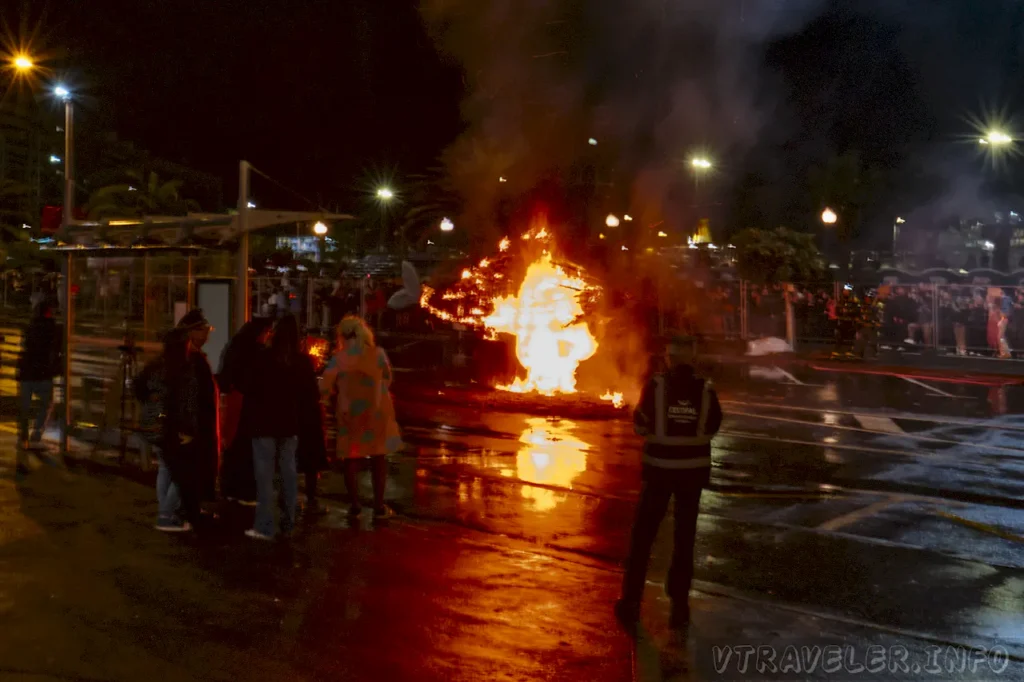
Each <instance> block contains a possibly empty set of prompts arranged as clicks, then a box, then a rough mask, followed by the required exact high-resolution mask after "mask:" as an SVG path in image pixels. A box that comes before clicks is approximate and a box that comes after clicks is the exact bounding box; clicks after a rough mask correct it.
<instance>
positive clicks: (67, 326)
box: [60, 98, 75, 458]
mask: <svg viewBox="0 0 1024 682" xmlns="http://www.w3.org/2000/svg"><path fill="white" fill-rule="evenodd" d="M73 123H74V116H73V111H72V104H71V99H70V98H67V99H65V100H64V209H63V211H61V230H62V232H63V233H64V235H63V237H64V241H68V240H69V239H70V238H71V235H70V233H69V228H70V227H71V219H72V216H71V213H72V211H73V210H74V206H75V183H74V165H73V159H72V151H73V148H74V129H73V127H72V126H73ZM71 264H72V261H71V252H70V251H69V252H68V254H67V257H66V258H65V259H64V311H63V312H64V376H63V377H62V381H63V383H64V390H63V393H64V418H63V419H62V420H61V428H60V455H61V457H62V458H63V457H65V456H66V455H67V454H68V441H69V436H70V433H71V377H72V372H71V352H72V344H71V332H72V321H73V317H72V314H71V305H72V303H71V277H72V274H73V273H72V268H71Z"/></svg>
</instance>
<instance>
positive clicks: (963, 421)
mask: <svg viewBox="0 0 1024 682" xmlns="http://www.w3.org/2000/svg"><path fill="white" fill-rule="evenodd" d="M719 402H721V403H722V404H723V405H742V406H744V407H763V408H767V409H771V410H789V411H791V412H831V413H832V414H842V415H847V416H851V417H859V416H861V415H867V416H885V417H888V418H889V419H902V420H904V421H914V422H934V423H936V424H942V425H943V426H947V425H949V424H955V425H957V426H977V427H979V428H984V429H998V430H1001V431H1024V424H999V423H997V422H995V421H994V420H992V419H971V418H969V417H946V416H944V415H941V414H914V413H912V412H891V413H888V414H884V415H875V414H871V413H867V412H854V411H852V410H839V409H832V408H828V407H801V406H799V405H780V404H777V403H754V402H748V401H745V400H729V399H726V398H722V399H721V400H720V401H719Z"/></svg>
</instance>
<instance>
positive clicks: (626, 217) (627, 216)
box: [622, 213, 633, 223]
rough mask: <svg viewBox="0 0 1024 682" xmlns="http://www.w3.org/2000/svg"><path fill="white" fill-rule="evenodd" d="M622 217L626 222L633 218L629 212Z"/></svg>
mask: <svg viewBox="0 0 1024 682" xmlns="http://www.w3.org/2000/svg"><path fill="white" fill-rule="evenodd" d="M622 219H623V220H625V221H626V222H627V223H628V222H630V221H631V220H633V216H631V215H629V214H628V213H627V214H626V215H624V216H622Z"/></svg>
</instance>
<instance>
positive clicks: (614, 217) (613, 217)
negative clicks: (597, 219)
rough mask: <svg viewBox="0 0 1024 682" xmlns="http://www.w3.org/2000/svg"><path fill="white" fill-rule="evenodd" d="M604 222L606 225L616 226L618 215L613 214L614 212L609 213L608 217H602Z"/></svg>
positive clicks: (617, 224)
mask: <svg viewBox="0 0 1024 682" xmlns="http://www.w3.org/2000/svg"><path fill="white" fill-rule="evenodd" d="M604 224H605V225H607V226H608V227H618V226H619V216H617V215H615V214H614V213H609V214H608V217H607V218H605V219H604Z"/></svg>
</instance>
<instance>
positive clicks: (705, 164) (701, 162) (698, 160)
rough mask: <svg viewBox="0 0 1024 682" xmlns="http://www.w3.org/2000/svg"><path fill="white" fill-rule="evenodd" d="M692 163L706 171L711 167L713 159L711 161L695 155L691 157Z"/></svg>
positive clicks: (698, 168) (697, 168) (696, 167)
mask: <svg viewBox="0 0 1024 682" xmlns="http://www.w3.org/2000/svg"><path fill="white" fill-rule="evenodd" d="M690 165H691V166H693V167H694V168H695V169H696V170H702V171H704V170H710V169H711V161H709V160H708V159H706V158H705V157H703V156H695V157H693V158H692V159H690Z"/></svg>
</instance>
